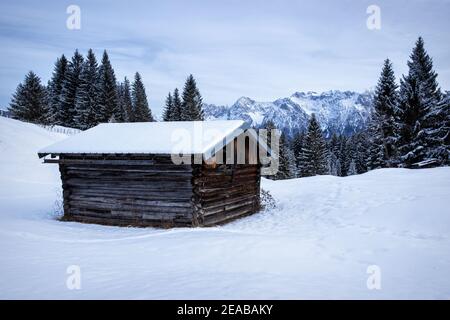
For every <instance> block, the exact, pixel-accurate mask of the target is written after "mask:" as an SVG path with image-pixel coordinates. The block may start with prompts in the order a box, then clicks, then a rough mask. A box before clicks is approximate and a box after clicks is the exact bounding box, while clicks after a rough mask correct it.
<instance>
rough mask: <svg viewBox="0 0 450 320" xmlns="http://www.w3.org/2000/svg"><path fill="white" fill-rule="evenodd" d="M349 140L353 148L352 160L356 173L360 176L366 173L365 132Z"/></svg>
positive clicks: (366, 139) (367, 140)
mask: <svg viewBox="0 0 450 320" xmlns="http://www.w3.org/2000/svg"><path fill="white" fill-rule="evenodd" d="M350 140H351V144H352V146H353V154H352V158H353V160H354V161H355V167H356V173H358V174H361V173H364V172H367V157H368V152H367V150H368V149H369V139H368V137H367V134H366V132H365V131H362V132H359V133H356V134H355V135H353V136H352V137H351V139H350Z"/></svg>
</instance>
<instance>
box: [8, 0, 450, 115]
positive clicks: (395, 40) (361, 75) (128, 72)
mask: <svg viewBox="0 0 450 320" xmlns="http://www.w3.org/2000/svg"><path fill="white" fill-rule="evenodd" d="M69 4H71V3H68V2H67V3H66V2H64V1H62V2H57V3H56V4H55V2H54V1H49V0H48V1H39V2H36V1H31V0H30V1H19V2H17V1H16V2H11V3H9V4H7V3H5V2H2V3H1V4H0V10H1V12H2V18H1V20H0V41H1V42H2V49H1V51H0V68H1V70H2V72H1V74H0V106H2V105H3V106H4V105H6V104H7V103H8V102H9V98H10V95H11V93H12V92H13V90H14V89H15V87H16V86H17V83H18V82H20V81H22V79H23V76H24V75H25V73H26V72H27V71H28V70H34V71H35V72H37V73H38V74H39V75H40V76H41V77H42V79H43V81H44V82H46V81H47V80H48V79H49V77H50V76H51V72H52V68H53V63H54V61H55V60H56V58H57V57H58V56H60V55H61V54H62V53H64V54H66V55H67V56H69V57H70V56H71V55H72V53H73V51H74V49H75V48H78V49H79V50H80V51H81V52H83V53H85V52H86V51H87V49H88V48H93V49H94V51H95V52H96V54H97V55H98V57H99V58H100V55H101V52H102V51H103V49H107V50H108V52H109V53H110V57H111V61H112V63H113V66H114V68H115V71H116V75H117V77H118V79H123V77H125V76H127V77H128V78H133V75H134V73H135V72H136V71H139V72H140V73H141V74H142V76H143V80H144V83H145V85H146V88H147V91H148V92H147V93H148V96H149V99H150V104H151V106H152V108H153V109H154V112H156V113H160V111H161V108H162V105H163V103H164V99H165V96H166V95H167V93H168V92H169V91H171V90H173V89H174V88H175V87H179V88H181V87H182V86H183V83H184V80H185V78H186V77H187V75H188V74H190V73H193V74H194V75H195V77H196V78H197V80H198V84H199V86H200V89H201V92H202V94H203V96H204V100H205V101H207V102H209V103H217V104H231V103H233V102H234V101H235V100H236V99H237V98H238V97H240V96H243V95H247V96H251V97H253V98H255V99H258V100H273V99H275V98H278V97H282V96H287V95H290V94H291V93H292V92H294V91H299V90H303V91H310V90H311V91H323V90H328V89H345V90H358V91H362V90H365V89H367V88H371V87H373V86H374V85H375V84H376V81H377V77H378V74H379V71H380V67H381V64H382V61H383V59H385V58H386V57H390V58H391V59H392V60H393V62H394V67H395V71H396V73H397V76H400V75H401V73H404V72H406V70H407V67H406V60H407V58H408V55H409V52H410V50H411V48H412V46H413V44H414V41H415V39H416V38H417V36H418V35H419V34H420V35H423V36H424V38H425V41H426V45H427V49H428V50H429V53H430V54H431V56H432V57H433V58H434V63H435V66H436V69H437V72H438V73H439V78H438V79H439V81H440V84H441V86H443V87H444V88H449V87H450V78H449V76H450V74H449V72H448V70H450V59H449V56H448V52H449V43H450V41H449V40H450V39H449V38H448V37H449V36H448V32H447V30H448V29H449V24H450V22H449V21H448V18H447V17H446V13H448V12H449V9H450V3H449V1H444V0H441V1H437V0H435V1H420V0H412V1H403V0H398V1H385V0H383V1H377V4H378V5H379V6H380V8H381V14H382V28H381V30H379V31H370V30H368V29H367V28H366V18H367V14H366V8H367V6H368V5H370V4H372V3H371V2H370V1H358V0H343V1H332V0H326V1H321V2H320V3H318V2H317V1H312V0H311V1H294V0H292V1H289V0H285V1H277V2H271V3H267V2H261V1H256V0H247V1H237V0H228V1H202V0H192V1H181V0H180V1H133V2H120V3H112V2H109V1H95V2H94V1H77V4H78V5H79V6H80V8H81V26H82V28H81V30H77V31H71V30H68V29H67V28H66V18H67V14H66V6H67V5H69Z"/></svg>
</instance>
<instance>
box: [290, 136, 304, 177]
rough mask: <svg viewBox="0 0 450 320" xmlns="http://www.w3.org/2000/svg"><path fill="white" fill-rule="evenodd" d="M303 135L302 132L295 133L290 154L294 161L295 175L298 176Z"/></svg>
mask: <svg viewBox="0 0 450 320" xmlns="http://www.w3.org/2000/svg"><path fill="white" fill-rule="evenodd" d="M304 138H305V135H304V134H303V132H297V133H296V134H295V135H294V138H293V139H292V152H293V155H294V160H295V175H296V176H300V160H301V154H302V147H303V140H304Z"/></svg>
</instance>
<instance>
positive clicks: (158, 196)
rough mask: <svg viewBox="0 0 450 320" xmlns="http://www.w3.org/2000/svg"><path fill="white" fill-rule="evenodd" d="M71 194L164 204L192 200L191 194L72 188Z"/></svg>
mask: <svg viewBox="0 0 450 320" xmlns="http://www.w3.org/2000/svg"><path fill="white" fill-rule="evenodd" d="M71 193H72V194H73V195H78V196H87V197H99V196H100V197H105V198H113V199H136V200H148V201H164V202H169V203H172V202H177V203H178V202H186V203H189V202H190V201H191V199H192V193H191V192H187V193H180V192H179V191H174V192H167V191H166V192H142V191H136V192H133V191H130V190H125V189H124V190H123V191H121V190H115V189H101V190H97V189H87V190H85V189H84V188H72V189H71Z"/></svg>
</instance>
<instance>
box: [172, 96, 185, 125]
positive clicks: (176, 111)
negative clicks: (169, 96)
mask: <svg viewBox="0 0 450 320" xmlns="http://www.w3.org/2000/svg"><path fill="white" fill-rule="evenodd" d="M182 109H183V103H182V101H181V98H180V93H179V91H178V88H175V90H174V92H173V112H172V121H181V120H182V114H183V110H182Z"/></svg>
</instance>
